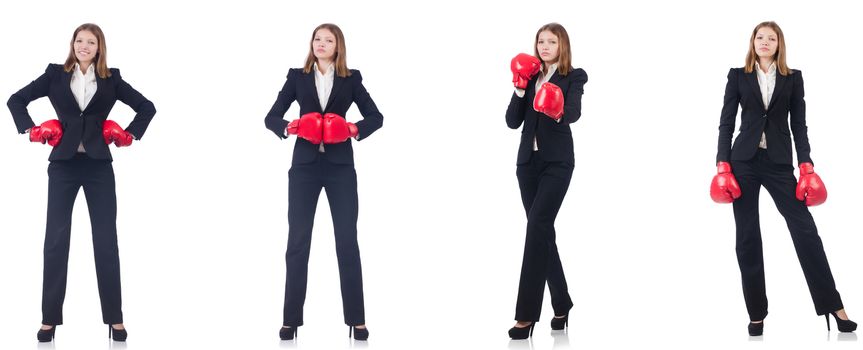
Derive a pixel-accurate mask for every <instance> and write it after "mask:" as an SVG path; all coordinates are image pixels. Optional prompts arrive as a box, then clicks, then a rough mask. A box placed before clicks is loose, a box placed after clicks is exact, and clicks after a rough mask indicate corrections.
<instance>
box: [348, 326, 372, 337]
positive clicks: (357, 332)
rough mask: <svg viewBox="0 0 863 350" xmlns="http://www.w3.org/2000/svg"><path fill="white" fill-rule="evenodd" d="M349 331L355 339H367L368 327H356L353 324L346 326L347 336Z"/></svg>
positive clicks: (349, 335) (349, 334)
mask: <svg viewBox="0 0 863 350" xmlns="http://www.w3.org/2000/svg"><path fill="white" fill-rule="evenodd" d="M351 332H353V334H354V339H356V340H368V339H369V327H365V328H357V327H355V326H348V338H350V337H351Z"/></svg>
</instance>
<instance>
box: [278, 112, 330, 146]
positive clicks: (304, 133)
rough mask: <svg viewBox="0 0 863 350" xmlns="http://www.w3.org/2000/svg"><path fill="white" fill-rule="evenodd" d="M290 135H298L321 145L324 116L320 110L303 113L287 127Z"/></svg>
mask: <svg viewBox="0 0 863 350" xmlns="http://www.w3.org/2000/svg"><path fill="white" fill-rule="evenodd" d="M286 130H287V131H288V134H289V135H297V137H300V138H302V139H305V140H306V141H309V142H311V143H313V144H316V145H319V144H320V143H321V139H322V137H323V134H324V132H323V117H321V114H320V113H318V112H312V113H306V114H303V115H302V116H301V117H300V119H294V120H293V121H291V123H290V124H288V128H287V129H286Z"/></svg>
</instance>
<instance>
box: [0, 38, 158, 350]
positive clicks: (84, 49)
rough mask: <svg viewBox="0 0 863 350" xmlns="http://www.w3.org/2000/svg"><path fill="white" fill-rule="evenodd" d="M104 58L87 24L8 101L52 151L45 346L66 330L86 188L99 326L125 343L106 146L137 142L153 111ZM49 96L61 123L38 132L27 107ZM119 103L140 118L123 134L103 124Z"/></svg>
mask: <svg viewBox="0 0 863 350" xmlns="http://www.w3.org/2000/svg"><path fill="white" fill-rule="evenodd" d="M106 57H107V49H106V46H105V35H104V34H103V33H102V30H101V29H100V28H99V26H97V25H95V24H90V23H87V24H83V25H81V26H79V27H78V28H77V29H75V32H74V34H73V35H72V41H71V42H70V43H69V56H68V57H67V58H66V63H65V64H64V65H57V64H49V65H48V68H46V69H45V73H44V74H42V75H41V76H39V78H37V79H36V80H34V81H33V82H31V83H30V84H28V85H27V86H25V87H24V88H23V89H21V90H19V91H18V92H16V93H15V94H13V95H12V97H10V98H9V102H8V103H7V105H8V106H9V110H10V111H11V112H12V117H13V118H14V120H15V126H16V127H17V128H18V132H19V133H22V134H23V133H28V132H29V134H30V140H31V141H33V142H42V143H46V142H47V143H48V144H50V145H51V146H53V150H52V151H51V155H50V157H49V158H48V160H49V161H50V162H51V163H50V165H49V166H48V219H47V225H46V230H45V250H44V271H43V287H42V327H41V328H40V329H39V332H38V333H37V338H38V339H39V341H42V342H47V341H51V340H52V339H53V338H54V331H55V329H56V326H57V325H61V324H63V300H64V298H65V295H66V267H67V262H68V259H69V238H70V234H71V225H72V206H73V204H74V203H75V197H76V196H77V194H78V190H79V189H80V188H81V187H83V188H84V195H85V196H86V197H87V207H88V208H89V211H90V223H91V226H92V229H93V250H94V255H95V260H96V277H97V279H98V284H99V298H100V300H101V304H102V321H103V322H105V324H108V325H109V327H108V330H109V332H108V335H109V336H111V337H113V339H114V340H118V341H124V340H126V335H127V334H126V330H125V328H124V327H123V312H122V310H121V300H120V259H119V256H118V248H117V224H116V221H117V196H116V192H115V189H114V170H113V168H112V166H111V161H112V158H111V152H110V151H109V149H108V144H110V143H112V142H113V143H114V144H115V145H116V146H118V147H120V146H128V145H130V144H131V143H132V140H133V139H140V138H141V137H142V136H144V131H145V130H146V129H147V125H148V124H149V123H150V120H151V119H152V118H153V115H154V114H156V109H155V107H154V106H153V103H151V102H150V101H148V100H147V99H146V98H144V96H143V95H141V94H140V93H139V92H138V91H135V89H133V88H132V87H131V86H130V85H129V84H128V83H126V82H125V81H123V78H121V77H120V71H119V70H117V69H114V68H110V69H109V68H108V65H107V62H106ZM44 96H48V99H49V100H51V105H53V107H54V110H55V111H56V113H57V118H58V119H53V120H48V121H46V122H44V123H42V124H41V125H38V126H37V125H35V124H34V123H33V119H32V118H31V117H30V114H29V113H28V111H27V105H28V104H29V103H30V102H31V101H33V100H36V99H38V98H40V97H44ZM117 100H120V101H122V102H123V103H125V104H127V105H129V107H131V108H132V109H133V110H135V112H136V113H137V114H136V115H135V119H134V120H133V121H132V123H131V124H129V127H127V128H126V129H125V130H123V129H122V128H120V126H119V125H117V123H115V122H114V121H111V120H106V118H107V117H108V115H109V114H110V112H111V109H112V107H113V106H114V103H115V102H116V101H117Z"/></svg>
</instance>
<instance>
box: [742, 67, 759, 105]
mask: <svg viewBox="0 0 863 350" xmlns="http://www.w3.org/2000/svg"><path fill="white" fill-rule="evenodd" d="M757 74H758V73H757V72H755V70H753V71H752V73H745V74H743V76H745V77H746V82H747V83H749V87H750V88H752V94H753V95H754V96H755V98H756V99H755V100H756V101H758V105H759V106H761V108H764V101H763V99H762V98H761V85H758V75H757Z"/></svg>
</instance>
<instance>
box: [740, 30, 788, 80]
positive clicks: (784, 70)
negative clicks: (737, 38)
mask: <svg viewBox="0 0 863 350" xmlns="http://www.w3.org/2000/svg"><path fill="white" fill-rule="evenodd" d="M764 27H768V28H770V29H773V31H774V32H776V41H777V43H778V45H777V47H776V53H775V54H773V62H775V63H776V70H778V71H779V74H782V75H783V76H784V75H788V74H789V73H791V69H790V68H788V64H787V63H786V62H785V35H784V34H782V29H781V28H779V25H778V24H776V22H773V21H767V22H761V23H759V24H758V25H757V26H755V29H753V30H752V37H750V38H749V53H747V54H746V65H745V66H744V67H743V71H745V72H746V73H752V71H753V70H755V63H756V62H758V54H756V53H755V36H756V35H757V34H758V30H759V29H761V28H764Z"/></svg>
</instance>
